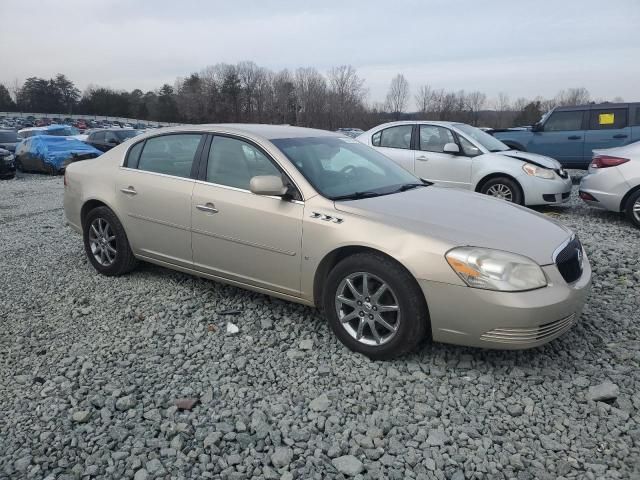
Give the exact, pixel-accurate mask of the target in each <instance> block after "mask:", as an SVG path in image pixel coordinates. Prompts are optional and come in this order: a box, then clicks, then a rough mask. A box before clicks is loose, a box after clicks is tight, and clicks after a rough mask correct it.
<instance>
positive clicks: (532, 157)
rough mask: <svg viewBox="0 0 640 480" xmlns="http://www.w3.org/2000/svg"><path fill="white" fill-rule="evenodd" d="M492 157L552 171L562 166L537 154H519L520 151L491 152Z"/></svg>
mask: <svg viewBox="0 0 640 480" xmlns="http://www.w3.org/2000/svg"><path fill="white" fill-rule="evenodd" d="M491 153H492V154H494V155H502V156H504V157H511V158H515V159H517V160H522V161H523V162H529V163H533V164H535V165H538V166H540V167H544V168H551V169H553V170H558V169H560V168H562V165H561V164H560V162H559V161H557V160H555V159H553V158H551V157H545V156H544V155H538V154H537V153H530V152H521V151H520V150H505V151H504V152H491Z"/></svg>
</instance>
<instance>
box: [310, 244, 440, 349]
mask: <svg viewBox="0 0 640 480" xmlns="http://www.w3.org/2000/svg"><path fill="white" fill-rule="evenodd" d="M322 305H323V309H324V311H325V312H326V316H327V319H328V320H329V324H330V325H331V328H332V330H333V332H334V333H335V335H336V336H337V337H338V339H339V340H340V341H341V342H342V343H343V344H344V345H346V346H347V347H348V348H349V349H350V350H353V351H355V352H359V353H362V354H364V355H366V356H368V357H369V358H371V359H373V360H387V359H390V358H393V357H396V356H398V355H402V354H403V353H407V352H410V351H412V350H414V349H415V348H416V347H417V346H418V345H419V344H420V342H422V340H424V338H425V337H426V335H427V332H428V329H429V325H430V322H429V314H428V311H427V305H426V302H425V299H424V296H423V294H422V291H421V290H420V287H419V286H418V284H417V282H416V280H415V279H414V278H413V276H412V275H411V274H410V273H409V272H408V271H407V270H406V269H405V268H403V267H402V266H401V265H399V264H398V263H397V262H395V261H393V260H392V259H390V258H388V257H385V256H384V255H381V254H377V253H358V254H355V255H352V256H350V257H347V258H345V259H344V260H342V261H341V262H340V263H338V264H337V265H336V266H335V267H334V268H333V270H331V272H330V273H329V276H328V277H327V280H326V284H325V288H324V295H323V301H322Z"/></svg>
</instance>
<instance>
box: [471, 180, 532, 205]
mask: <svg viewBox="0 0 640 480" xmlns="http://www.w3.org/2000/svg"><path fill="white" fill-rule="evenodd" d="M480 193H483V194H485V195H489V196H490V197H495V198H500V199H502V200H505V201H507V202H512V203H516V204H518V205H523V204H524V198H523V197H524V195H522V191H521V190H520V185H518V184H517V183H516V182H515V181H514V180H512V179H510V178H509V177H495V178H492V179H490V180H488V181H486V182H485V183H484V184H483V185H482V188H481V189H480Z"/></svg>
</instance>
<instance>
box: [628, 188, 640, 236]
mask: <svg viewBox="0 0 640 480" xmlns="http://www.w3.org/2000/svg"><path fill="white" fill-rule="evenodd" d="M625 211H626V214H627V218H628V219H629V220H630V221H631V223H632V224H633V225H635V226H636V227H638V228H640V190H638V191H636V192H634V193H632V194H631V195H630V196H629V198H628V199H627V204H626V206H625Z"/></svg>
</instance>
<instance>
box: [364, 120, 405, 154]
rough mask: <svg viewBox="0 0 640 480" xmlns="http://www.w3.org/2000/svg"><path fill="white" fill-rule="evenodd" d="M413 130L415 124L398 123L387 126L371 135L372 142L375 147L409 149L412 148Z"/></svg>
mask: <svg viewBox="0 0 640 480" xmlns="http://www.w3.org/2000/svg"><path fill="white" fill-rule="evenodd" d="M412 130H413V125H398V126H395V127H389V128H385V129H384V130H381V131H379V132H376V133H375V134H374V135H373V136H372V137H371V143H372V144H373V145H374V146H375V147H387V148H404V149H407V150H408V149H410V148H411V131H412Z"/></svg>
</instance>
